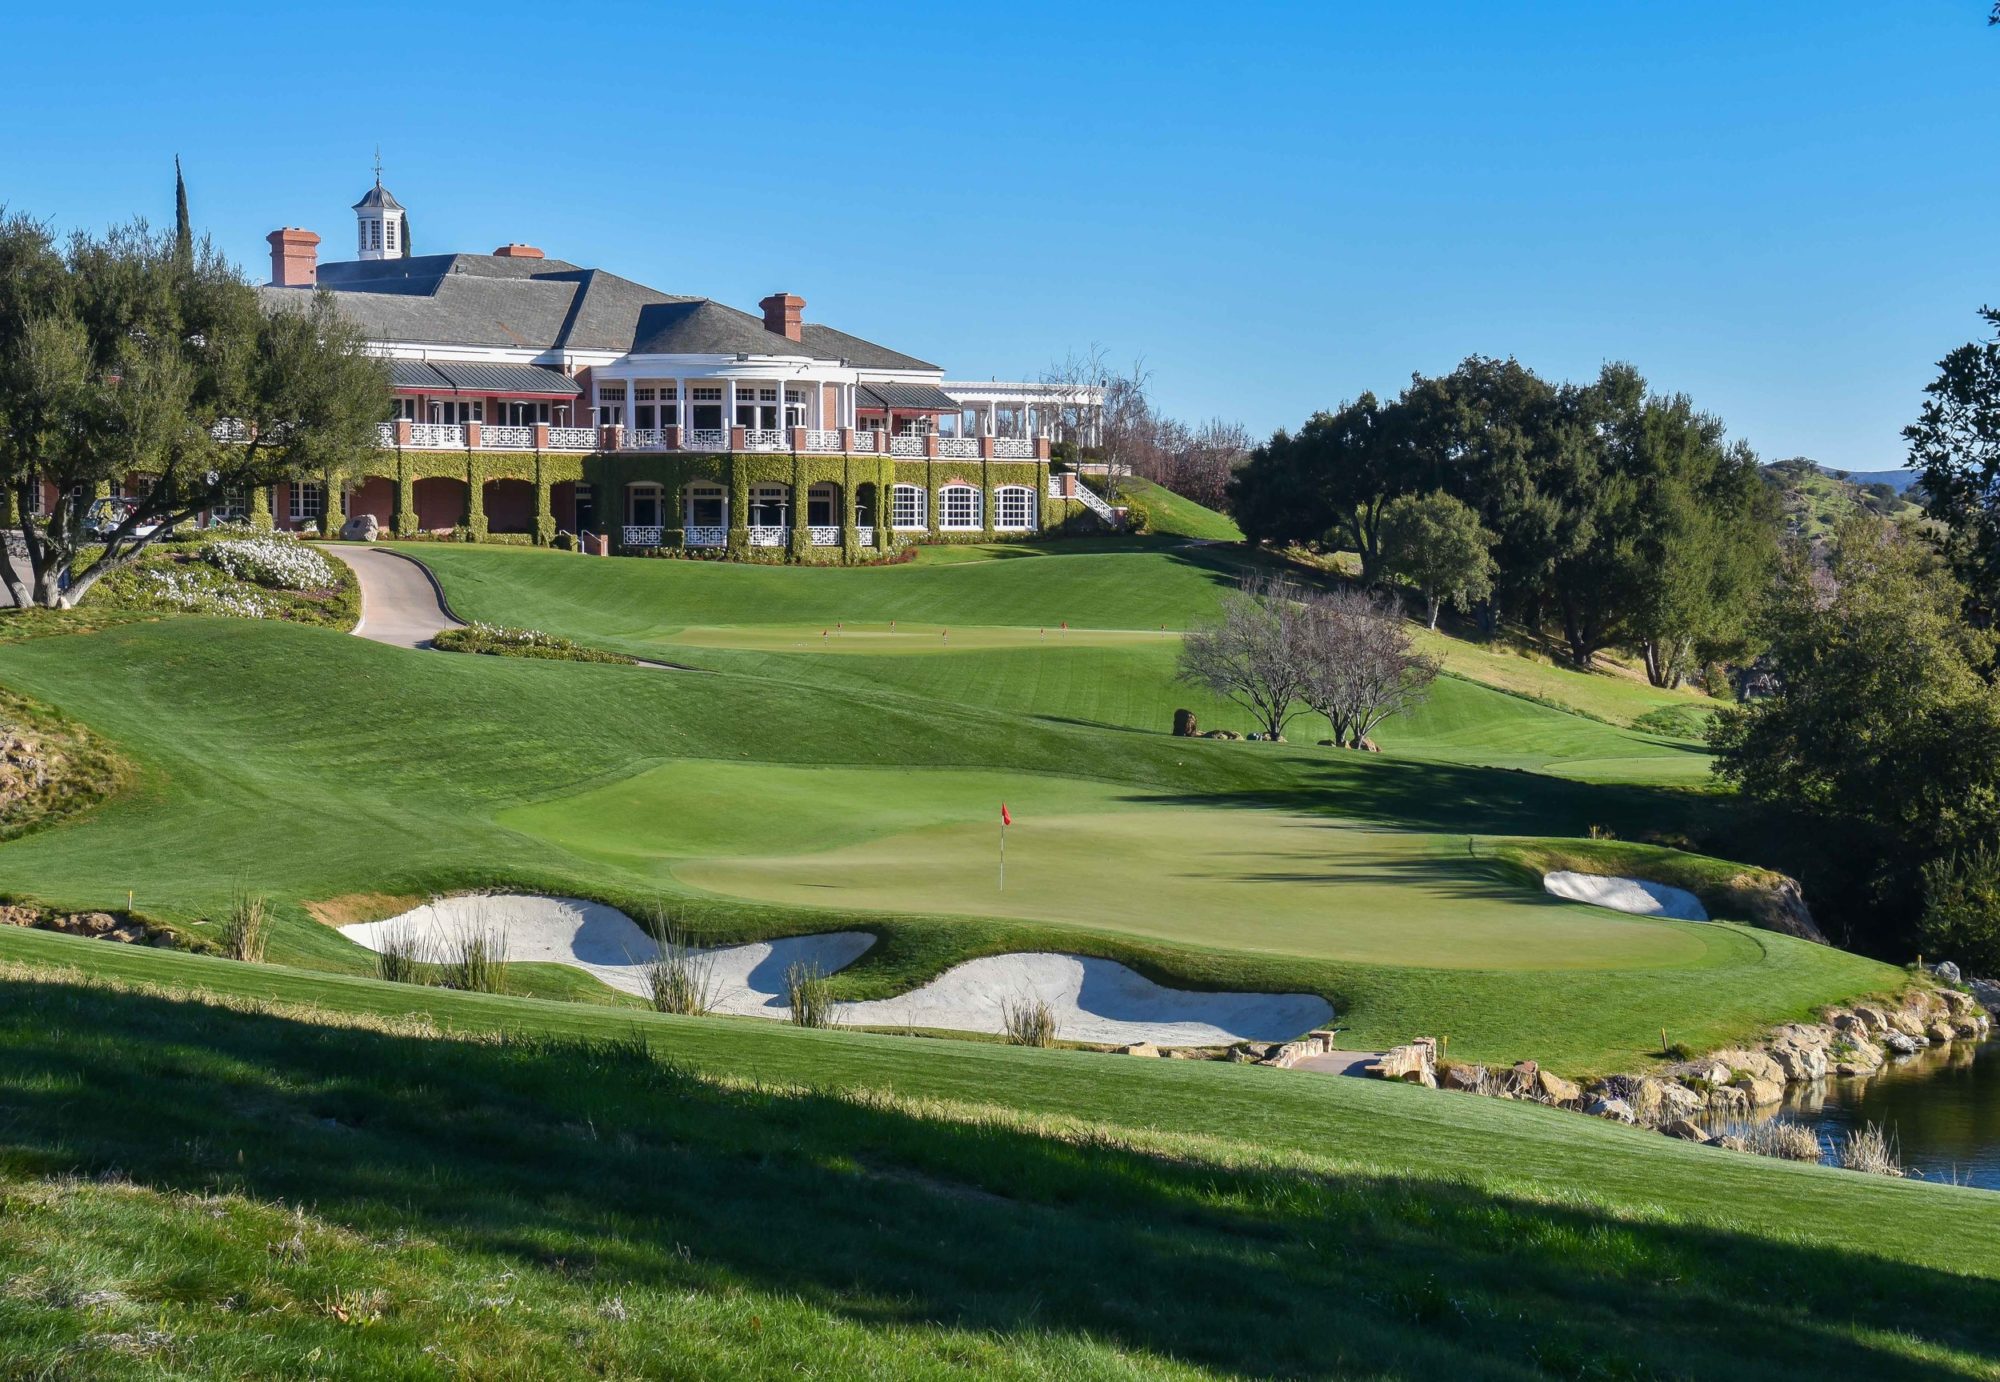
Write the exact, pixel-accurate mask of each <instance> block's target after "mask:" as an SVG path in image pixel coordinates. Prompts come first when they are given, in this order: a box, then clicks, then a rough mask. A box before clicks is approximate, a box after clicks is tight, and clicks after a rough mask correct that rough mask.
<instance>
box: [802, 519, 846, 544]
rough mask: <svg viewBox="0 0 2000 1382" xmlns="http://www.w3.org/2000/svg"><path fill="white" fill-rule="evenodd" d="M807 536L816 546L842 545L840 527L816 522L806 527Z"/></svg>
mask: <svg viewBox="0 0 2000 1382" xmlns="http://www.w3.org/2000/svg"><path fill="white" fill-rule="evenodd" d="M806 533H807V536H808V538H809V540H810V541H811V542H812V545H813V546H815V547H838V546H840V529H839V528H830V527H827V526H825V525H823V524H819V523H815V524H813V525H812V526H811V527H810V528H807V529H806Z"/></svg>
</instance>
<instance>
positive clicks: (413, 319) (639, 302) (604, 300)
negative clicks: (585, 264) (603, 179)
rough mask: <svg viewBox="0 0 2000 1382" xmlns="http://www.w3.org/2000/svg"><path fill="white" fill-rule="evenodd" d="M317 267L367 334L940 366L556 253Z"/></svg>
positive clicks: (273, 293) (436, 341)
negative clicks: (786, 326)
mask: <svg viewBox="0 0 2000 1382" xmlns="http://www.w3.org/2000/svg"><path fill="white" fill-rule="evenodd" d="M383 195H384V196H387V193H384V194H383ZM318 277H319V284H320V286H321V287H323V288H329V289H331V290H332V291H333V293H334V295H335V300H336V301H337V302H338V303H339V306H340V309H341V313H342V315H344V316H346V317H348V318H350V319H351V320H352V321H353V322H354V323H355V324H356V325H357V326H359V327H360V328H361V330H362V331H363V333H364V334H366V335H367V336H368V337H369V338H370V339H371V340H377V341H393V342H398V343H406V344H429V345H461V346H500V347H515V348H526V349H533V350H559V349H569V350H610V351H617V352H618V353H620V354H637V355H781V356H793V357H797V358H804V359H814V360H845V361H847V363H848V364H849V365H851V366H855V367H857V368H860V369H893V370H935V369H938V368H939V366H937V365H933V364H930V363H929V362H927V361H924V360H919V359H917V358H916V357H915V356H913V355H905V354H903V353H901V352H900V351H895V350H890V349H889V348H888V347H887V346H882V345H877V344H875V343H874V342H873V341H865V340H863V339H861V338H860V337H859V336H850V335H848V334H847V333H846V332H844V331H835V330H834V329H833V328H832V327H828V326H821V325H820V324H818V323H817V322H808V323H806V324H805V326H804V327H803V328H802V330H801V332H800V335H801V337H802V339H801V340H798V341H793V340H791V339H789V338H787V337H786V336H784V335H783V334H782V333H780V332H776V331H767V330H765V329H764V319H763V318H762V317H761V316H753V315H752V314H751V313H748V312H741V311H738V310H737V309H736V308H734V307H727V306H724V305H723V304H722V303H719V302H716V301H713V300H712V299H709V298H703V297H684V296H680V295H677V294H673V293H662V292H660V291H658V290H657V289H654V288H648V287H647V286H646V285H644V284H643V283H634V282H633V281H632V280H631V279H629V278H620V277H619V276H618V275H616V274H612V273H606V272H605V271H604V270H602V269H585V268H579V267H578V266H577V265H575V264H570V263H566V262H564V261H563V260H560V259H517V258H514V257H512V256H509V255H494V254H427V255H419V256H416V257H413V258H410V259H375V260H352V261H344V262H335V263H329V264H322V265H320V266H319V275H318ZM263 291H264V292H265V294H266V296H267V298H270V299H272V300H276V301H284V300H292V301H296V300H297V297H298V293H297V290H296V289H291V288H266V289H264V290H263Z"/></svg>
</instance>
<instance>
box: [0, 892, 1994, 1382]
mask: <svg viewBox="0 0 2000 1382" xmlns="http://www.w3.org/2000/svg"><path fill="white" fill-rule="evenodd" d="M65 965H77V966H81V967H82V968H81V969H75V970H67V971H66V970H65V969H64V968H62V967H63V966H65ZM110 976H120V977H122V978H124V979H127V980H143V981H150V982H152V983H154V984H158V985H169V986H171V988H165V989H153V990H144V989H139V990H135V989H131V988H125V989H118V988H111V987H107V986H105V984H104V979H105V978H108V977H110ZM211 995H214V996H215V997H221V996H224V995H229V996H230V997H229V998H228V999H227V1000H226V1001H228V1002H229V1003H230V1004H232V1006H221V1005H218V1004H217V1003H215V1002H213V1001H211V1002H200V1001H190V1000H191V999H194V998H201V997H210V996H211ZM274 999H275V1000H279V1001H280V1002H289V1003H291V1004H296V1005H303V1006H298V1007H289V1008H285V1007H281V1008H275V1009H274V1008H271V1007H269V1006H264V1005H265V1004H267V1003H268V1001H269V1000H274ZM441 1033H457V1034H460V1035H459V1036H458V1037H456V1038H452V1037H447V1036H444V1035H441ZM495 1033H505V1034H506V1036H505V1038H504V1039H496V1037H495V1036H494V1034H495ZM0 1128H4V1130H5V1132H4V1136H3V1137H0V1206H4V1207H5V1212H6V1218H5V1220H4V1222H5V1224H6V1229H7V1231H6V1232H0V1282H5V1283H7V1285H6V1288H5V1289H4V1290H0V1338H4V1339H5V1340H6V1345H7V1354H8V1356H9V1360H10V1362H12V1363H14V1364H15V1365H16V1369H17V1370H22V1371H23V1375H24V1376H72V1375H113V1376H124V1375H135V1376H136V1375H158V1374H160V1373H162V1372H171V1373H172V1375H176V1376H188V1377H217V1376H246V1377H247V1376H255V1377H280V1376H284V1377H290V1376H330V1377H331V1376H340V1377H357V1378H359V1377H373V1376H470V1377H505V1376H520V1377H528V1376H536V1377H539V1376H552V1375H575V1374H589V1375H602V1376H642V1375H643V1376H653V1375H675V1376H688V1377H702V1378H734V1377H768V1376H772V1375H775V1374H779V1373H783V1374H786V1375H801V1376H829V1377H847V1376H880V1377H897V1378H903V1377H911V1378H933V1377H937V1378H943V1377H982V1378H983V1377H995V1376H1000V1377H1018V1378H1023V1379H1025V1378H1035V1379H1038V1380H1039V1379H1044V1378H1060V1379H1071V1378H1078V1379H1082V1378H1090V1379H1097V1378H1128V1377H1162V1378H1175V1379H1186V1378H1194V1377H1243V1376H1271V1375H1278V1376H1299V1377H1334V1376H1369V1377H1376V1376H1395V1377H1423V1378H1432V1377H1434V1378H1439V1379H1451V1380H1452V1382H1458V1380H1459V1379H1465V1378H1487V1377H1492V1378H1505V1379H1524V1382H1525V1379H1530V1378H1546V1377H1549V1376H1551V1375H1554V1376H1563V1377H1578V1378H1590V1377H1631V1378H1651V1377H1725V1376H1726V1377H1732V1378H1734V1377H1785V1378H1799V1379H1813V1380H1814V1382H1817V1379H1823V1378H1826V1377H1832V1376H1866V1377H1868V1378H1871V1379H1882V1380H1883V1382H1889V1380H1891V1379H1894V1380H1896V1382H1900V1380H1901V1379H1909V1380H1910V1382H1919V1380H1921V1382H1940V1379H1947V1378H1971V1377H1985V1376H1991V1373H1992V1365H1993V1360H1994V1358H1995V1357H1996V1356H2000V1336H1996V1329H1995V1324H1994V1315H1993V1311H1992V1310H1991V1308H1990V1305H1991V1302H1992V1300H1993V1298H1994V1295H1995V1290H1996V1287H1995V1282H1996V1280H2000V1246H1996V1245H2000V1198H1996V1197H1994V1196H1992V1195H1991V1194H1987V1193H1984V1192H1980V1191H1974V1190H1964V1189H1958V1188H1955V1187H1951V1186H1939V1185H1923V1184H1917V1183H1911V1182H1898V1181H1890V1180H1884V1179H1882V1178H1878V1177H1869V1176H1860V1175H1855V1174H1852V1173H1847V1172H1841V1171H1835V1170H1830V1169H1827V1168H1824V1167H1820V1166H1804V1165H1798V1164H1795V1163H1783V1162H1776V1161H1770V1160H1766V1159H1763V1158H1758V1157H1751V1156H1743V1155H1735V1154H1730V1153H1726V1152H1722V1151H1718V1150H1714V1149H1708V1148H1699V1147H1694V1146H1690V1145H1688V1144H1686V1143H1680V1142H1675V1141H1673V1140H1671V1139H1668V1138H1664V1137H1660V1136H1658V1135H1656V1134H1652V1133H1647V1132H1642V1131H1639V1130H1636V1129H1631V1128H1624V1127H1618V1126H1614V1125H1612V1124H1610V1123H1607V1122H1604V1121H1602V1120H1597V1119H1588V1118H1581V1117H1578V1116H1576V1115H1574V1114H1569V1113H1563V1112H1558V1111H1555V1110H1550V1109H1543V1108H1537V1107H1533V1106H1530V1105H1526V1104H1520V1103H1509V1102H1502V1101H1499V1100H1491V1099H1479V1098H1475V1097H1472V1096H1469V1095H1458V1094H1447V1093H1438V1092H1433V1091H1425V1090H1419V1089H1414V1088H1411V1087H1408V1086H1404V1085H1398V1084H1390V1083H1385V1082H1379V1081H1368V1080H1350V1079H1339V1078H1335V1077H1330V1076H1318V1075H1311V1074H1304V1073H1300V1072H1291V1071H1278V1070H1269V1069H1262V1068H1256V1067H1247V1066H1236V1065H1228V1064H1206V1063H1198V1062H1184V1061H1156V1060H1137V1059H1131V1058H1124V1057H1110V1056H1099V1055H1089V1054H1083V1053H1074V1052H1065V1051H1032V1050H1023V1049H1019V1048H1011V1047H1005V1046H998V1045H984V1044H977V1045H976V1044H968V1043H950V1044H949V1045H946V1044H943V1043H939V1042H934V1041H924V1040H916V1039H911V1038H908V1037H893V1036H871V1035H867V1034H862V1033H851V1032H837V1031H836V1032H808V1031H798V1030H794V1029H790V1028H787V1027H783V1026H780V1025H778V1024H772V1023H758V1022H755V1021H752V1020H748V1019H736V1020H731V1019H707V1020H702V1019H687V1018H662V1017H657V1016H654V1015H652V1014H650V1013H637V1014H632V1013H611V1012H607V1011H605V1010H603V1009H598V1008H591V1007H587V1006H584V1005H580V1004H557V1003H539V1002H534V1001H530V1000H521V999H504V998H498V999H496V998H486V997H479V996H474V995H465V994H453V993H444V992H438V991H434V990H431V991H424V990H413V989H410V988H408V987H407V986H401V985H389V984H380V983H376V982H373V981H369V980H360V979H353V978H345V977H340V976H329V975H326V974H320V973H307V972H302V971H297V970H288V969H283V968H279V967H272V966H250V965H235V964H230V963H227V962H224V961H217V960H203V959H201V958H199V957H193V956H183V955H173V954H166V953H161V952H153V951H145V950H135V949H132V948H128V947H120V946H107V945H101V944H96V943H93V942H87V941H77V940H71V939H69V938H66V937H59V936H49V935H41V934H34V933H25V932H12V931H9V930H0ZM100 1363H101V1364H103V1365H104V1366H102V1367H99V1366H98V1365H99V1364H100ZM128 1365H129V1366H128Z"/></svg>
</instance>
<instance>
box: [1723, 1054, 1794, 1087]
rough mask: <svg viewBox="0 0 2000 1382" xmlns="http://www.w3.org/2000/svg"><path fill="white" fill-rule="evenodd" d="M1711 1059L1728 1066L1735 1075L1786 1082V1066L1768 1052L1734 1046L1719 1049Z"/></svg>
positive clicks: (1766, 1081)
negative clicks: (1724, 1049)
mask: <svg viewBox="0 0 2000 1382" xmlns="http://www.w3.org/2000/svg"><path fill="white" fill-rule="evenodd" d="M1710 1059H1711V1060H1713V1061H1714V1062H1715V1063H1716V1064H1719V1065H1726V1066H1728V1067H1729V1069H1730V1071H1731V1072H1732V1074H1733V1075H1748V1076H1750V1077H1751V1078H1752V1079H1755V1080H1761V1081H1763V1082H1765V1083H1767V1084H1775V1085H1782V1084H1783V1083H1784V1082H1785V1068H1784V1067H1783V1066H1782V1065H1780V1064H1778V1062H1777V1060H1776V1059H1775V1058H1774V1057H1772V1056H1771V1055H1770V1054H1769V1053H1768V1052H1764V1051H1748V1050H1743V1049H1741V1048H1732V1049H1730V1050H1727V1051H1717V1052H1716V1053H1715V1054H1714V1056H1712V1057H1711V1058H1710Z"/></svg>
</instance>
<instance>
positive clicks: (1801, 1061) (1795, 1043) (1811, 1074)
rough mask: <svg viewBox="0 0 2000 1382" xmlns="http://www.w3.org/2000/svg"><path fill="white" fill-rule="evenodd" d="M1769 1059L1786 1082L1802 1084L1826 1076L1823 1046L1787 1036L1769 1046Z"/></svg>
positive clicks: (1824, 1049)
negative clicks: (1774, 1063)
mask: <svg viewBox="0 0 2000 1382" xmlns="http://www.w3.org/2000/svg"><path fill="white" fill-rule="evenodd" d="M1771 1059H1772V1060H1773V1061H1774V1062H1776V1064H1777V1066H1778V1069H1779V1070H1780V1071H1781V1072H1782V1073H1783V1075H1784V1077H1785V1080H1786V1081H1787V1082H1788V1083H1791V1084H1803V1083H1806V1082H1808V1081H1811V1080H1823V1079H1825V1078H1826V1048H1825V1047H1823V1046H1814V1045H1808V1044H1806V1043H1804V1042H1801V1041H1799V1040H1797V1039H1790V1038H1788V1039H1786V1040H1783V1041H1780V1042H1778V1043H1776V1044H1775V1045H1773V1046H1772V1047H1771Z"/></svg>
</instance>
